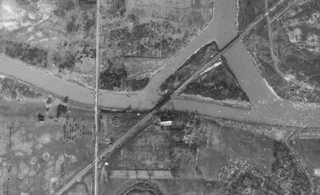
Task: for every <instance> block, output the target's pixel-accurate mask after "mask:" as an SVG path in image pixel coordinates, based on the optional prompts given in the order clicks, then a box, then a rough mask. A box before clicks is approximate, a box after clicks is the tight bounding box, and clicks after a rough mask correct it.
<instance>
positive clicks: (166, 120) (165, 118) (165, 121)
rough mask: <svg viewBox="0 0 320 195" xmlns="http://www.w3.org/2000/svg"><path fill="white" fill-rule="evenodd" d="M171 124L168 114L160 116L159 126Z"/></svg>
mask: <svg viewBox="0 0 320 195" xmlns="http://www.w3.org/2000/svg"><path fill="white" fill-rule="evenodd" d="M171 125H172V118H171V117H169V116H161V117H160V126H162V127H166V126H171Z"/></svg>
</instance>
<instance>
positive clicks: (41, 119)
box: [38, 113, 44, 122]
mask: <svg viewBox="0 0 320 195" xmlns="http://www.w3.org/2000/svg"><path fill="white" fill-rule="evenodd" d="M38 121H39V122H43V121H44V115H43V114H41V113H39V114H38Z"/></svg>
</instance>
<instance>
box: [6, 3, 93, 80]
mask: <svg viewBox="0 0 320 195" xmlns="http://www.w3.org/2000/svg"><path fill="white" fill-rule="evenodd" d="M0 6H1V7H0V9H1V11H0V42H1V46H0V50H1V52H2V53H3V54H5V55H7V56H9V57H11V58H14V59H17V60H21V61H22V62H25V63H27V64H31V65H33V66H36V67H38V68H41V69H46V70H50V72H53V73H54V74H56V75H59V76H60V77H63V78H64V79H66V80H70V81H72V82H77V83H79V84H81V85H84V86H90V85H92V84H93V81H94V70H93V62H94V58H95V55H96V54H95V36H94V35H95V34H94V32H95V18H94V17H95V13H96V12H95V10H96V9H95V7H96V6H95V4H92V3H89V2H86V1H77V0H54V1H48V0H44V1H29V0H19V1H11V0H2V1H0Z"/></svg>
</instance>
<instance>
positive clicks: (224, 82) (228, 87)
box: [160, 42, 249, 102]
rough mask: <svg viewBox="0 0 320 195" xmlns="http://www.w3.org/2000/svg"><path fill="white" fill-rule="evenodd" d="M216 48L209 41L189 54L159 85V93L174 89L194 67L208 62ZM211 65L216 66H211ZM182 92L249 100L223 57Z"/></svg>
mask: <svg viewBox="0 0 320 195" xmlns="http://www.w3.org/2000/svg"><path fill="white" fill-rule="evenodd" d="M217 52H218V48H217V46H216V43H215V42H212V43H209V44H207V45H206V46H204V47H203V48H201V49H200V50H199V51H198V52H197V53H195V54H194V55H193V56H191V57H190V58H189V59H188V60H187V61H186V62H185V63H184V64H183V65H182V66H181V67H180V68H179V69H178V70H177V71H176V72H175V73H174V74H172V75H170V77H168V78H167V79H166V80H165V82H164V83H162V85H161V86H160V93H167V92H169V91H174V90H175V89H176V88H177V87H178V86H179V85H180V84H182V83H183V82H184V81H185V80H186V79H187V78H188V76H190V75H192V73H193V72H195V71H196V69H197V68H198V67H199V66H200V65H202V64H205V63H206V62H208V60H209V59H210V56H212V55H215V54H216V53H217ZM213 66H218V67H217V68H213ZM183 93H184V94H190V95H200V96H201V97H205V98H211V99H214V100H239V101H246V102H249V98H248V97H247V95H246V93H245V92H244V91H243V90H242V89H241V87H240V86H239V84H238V81H237V79H236V78H235V76H234V74H233V73H232V71H231V70H230V68H229V66H228V64H227V61H226V59H225V58H223V57H222V58H221V59H219V60H218V61H217V62H215V63H214V64H213V65H212V66H211V67H210V68H208V69H207V70H205V72H203V73H202V74H201V75H200V77H199V78H196V79H195V80H194V81H192V82H191V83H189V84H188V85H187V87H186V89H185V90H184V91H183Z"/></svg>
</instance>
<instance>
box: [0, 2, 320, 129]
mask: <svg viewBox="0 0 320 195" xmlns="http://www.w3.org/2000/svg"><path fill="white" fill-rule="evenodd" d="M236 13H237V7H236V0H215V13H214V20H213V22H212V23H211V24H210V25H209V26H208V27H207V29H206V30H205V31H204V32H202V33H201V34H200V35H199V36H197V37H196V38H194V39H193V40H192V41H191V42H190V43H189V44H188V45H187V46H186V47H184V48H183V49H182V50H181V51H180V52H179V53H178V54H177V55H176V56H175V57H173V58H172V59H171V60H170V61H169V63H168V64H167V65H166V66H165V67H164V68H163V69H161V70H160V71H158V72H157V73H156V74H155V75H154V76H153V77H152V79H151V80H150V83H149V85H148V86H147V87H146V88H145V89H144V90H143V91H141V92H140V93H137V94H135V93H132V94H131V95H130V94H124V93H114V92H107V91H101V92H100V93H101V96H100V106H101V107H104V108H127V107H129V106H131V107H132V108H133V109H141V110H145V109H150V108H152V107H153V106H154V103H155V102H156V101H157V100H158V99H159V98H160V96H159V95H158V93H157V90H158V89H159V86H160V85H161V83H162V82H164V80H165V79H166V78H167V77H169V76H170V75H171V74H172V73H174V72H175V71H176V69H178V68H179V67H180V66H181V65H182V64H183V62H184V61H185V60H186V59H187V58H188V57H189V56H190V55H192V54H193V53H195V52H196V51H197V50H198V49H199V48H200V47H202V46H203V45H205V44H206V43H208V42H211V41H213V40H214V41H216V42H217V45H218V47H219V48H222V47H224V46H225V45H226V44H227V43H228V42H230V41H231V40H232V39H233V38H234V37H235V36H236V35H237V32H236V23H235V19H236ZM224 56H225V57H226V59H227V61H228V63H229V65H230V68H231V69H232V70H233V72H234V74H235V75H236V77H237V78H238V81H239V84H240V86H241V87H242V89H243V90H244V91H245V92H246V93H247V95H248V96H249V99H250V102H251V104H252V105H253V107H254V108H253V110H243V109H237V108H230V107H224V106H221V105H217V104H210V103H205V102H195V101H190V100H183V99H173V100H171V101H170V102H169V103H168V104H167V105H166V108H174V109H177V110H189V111H194V110H197V111H198V113H199V114H205V115H210V116H213V117H222V118H228V119H235V120H241V121H246V122H256V123H268V124H278V125H292V126H309V127H317V126H320V121H319V120H318V119H317V116H320V104H308V103H292V102H290V101H287V100H282V99H281V98H279V97H278V96H277V95H275V93H274V92H273V91H272V89H271V88H270V87H268V85H267V83H266V82H265V81H264V79H263V78H262V77H261V75H260V74H259V73H258V71H257V69H256V67H255V65H254V63H253V61H252V59H251V58H250V55H249V53H248V52H247V50H246V48H245V47H244V45H243V44H242V43H241V42H238V43H236V44H235V45H234V46H232V48H230V49H229V50H228V51H227V52H226V53H225V55H224ZM0 60H1V62H0V72H1V73H3V74H5V75H10V76H13V77H15V78H17V79H20V80H23V81H25V82H27V83H30V84H32V85H35V86H37V87H39V88H42V89H44V90H46V91H49V92H51V93H54V94H57V95H59V96H62V97H64V96H69V98H70V99H71V100H74V101H77V102H81V103H84V104H93V103H94V99H93V97H92V96H91V92H92V91H91V90H89V89H86V88H83V87H80V86H78V85H77V84H75V83H70V82H67V81H64V80H62V79H60V78H58V77H55V76H53V75H51V74H48V73H44V72H43V71H41V70H37V69H35V68H33V67H30V66H26V65H23V64H22V63H19V62H18V61H14V60H11V59H8V58H5V57H0Z"/></svg>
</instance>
